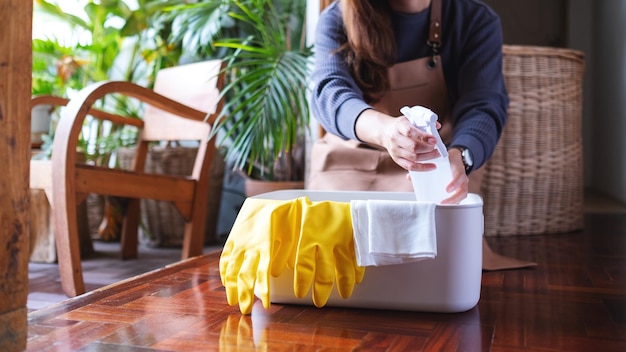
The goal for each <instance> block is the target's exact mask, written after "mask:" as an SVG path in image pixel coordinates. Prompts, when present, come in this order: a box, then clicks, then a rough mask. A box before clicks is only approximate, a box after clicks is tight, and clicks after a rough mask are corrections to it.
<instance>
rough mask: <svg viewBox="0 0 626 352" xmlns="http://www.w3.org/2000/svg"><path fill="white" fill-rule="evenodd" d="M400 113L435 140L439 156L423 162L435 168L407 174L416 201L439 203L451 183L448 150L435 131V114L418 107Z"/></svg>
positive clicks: (446, 195)
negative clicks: (433, 165) (409, 176)
mask: <svg viewBox="0 0 626 352" xmlns="http://www.w3.org/2000/svg"><path fill="white" fill-rule="evenodd" d="M400 112H401V113H402V114H403V115H404V116H406V117H407V118H408V119H409V121H411V123H412V124H413V125H415V126H416V127H417V128H419V129H420V130H422V131H424V132H425V133H428V134H430V135H432V136H434V137H435V138H436V139H437V145H436V148H437V150H439V154H441V156H440V157H438V158H436V159H432V160H428V161H425V162H427V163H432V164H435V165H436V166H437V168H436V169H435V170H432V171H410V172H409V174H410V175H411V182H412V183H413V191H414V192H415V198H416V200H417V201H423V202H432V203H441V201H442V200H444V199H446V198H448V197H449V196H450V193H448V192H446V187H447V186H448V185H449V184H450V182H451V181H452V170H451V169H450V161H449V160H448V150H447V149H446V146H445V144H444V143H443V141H442V140H441V136H439V132H438V131H437V114H435V113H434V112H433V111H432V110H430V109H428V108H425V107H423V106H419V105H416V106H413V107H412V108H409V107H408V106H405V107H403V108H402V109H400Z"/></svg>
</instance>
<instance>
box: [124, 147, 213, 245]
mask: <svg viewBox="0 0 626 352" xmlns="http://www.w3.org/2000/svg"><path fill="white" fill-rule="evenodd" d="M197 151H198V149H197V148H193V147H186V146H180V145H176V144H168V145H166V146H161V145H157V146H153V147H151V148H150V150H149V152H148V157H147V159H146V166H145V172H147V173H155V174H168V175H190V174H191V172H192V170H193V163H194V161H195V157H196V153H197ZM133 156H134V149H130V148H123V149H121V150H120V151H119V154H118V158H119V163H120V167H121V168H130V166H131V163H132V159H133ZM224 168H225V166H224V158H223V156H222V155H221V154H220V151H219V150H216V152H215V156H214V158H213V163H212V165H211V181H210V185H209V194H208V195H207V197H208V204H207V209H206V212H207V214H206V231H205V243H207V244H209V243H213V242H214V241H216V239H217V222H218V219H219V209H220V203H221V199H222V184H223V179H224ZM184 230H185V220H184V218H183V217H182V215H180V213H179V212H178V209H176V207H175V206H174V205H173V204H172V203H170V202H165V201H157V200H152V199H142V200H141V231H140V232H139V233H140V237H139V240H140V242H141V243H142V244H146V245H148V246H153V247H180V246H182V244H183V236H184Z"/></svg>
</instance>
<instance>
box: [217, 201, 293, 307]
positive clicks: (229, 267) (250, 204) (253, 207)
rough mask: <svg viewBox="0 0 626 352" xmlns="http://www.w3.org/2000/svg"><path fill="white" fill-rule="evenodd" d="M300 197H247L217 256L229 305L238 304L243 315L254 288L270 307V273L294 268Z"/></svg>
mask: <svg viewBox="0 0 626 352" xmlns="http://www.w3.org/2000/svg"><path fill="white" fill-rule="evenodd" d="M300 204H301V202H300V201H299V200H297V199H296V200H289V201H281V200H268V199H255V198H248V199H246V200H245V202H244V204H243V206H242V207H241V210H240V211H239V213H238V214H237V218H236V219H235V223H234V224H233V227H232V229H231V231H230V233H229V235H228V239H227V240H226V243H225V244H224V249H223V251H222V255H221V256H220V265H219V266H220V277H221V279H222V285H224V287H225V288H226V298H227V300H228V304H229V305H231V306H234V305H235V304H237V303H239V310H240V311H241V313H242V314H250V312H251V311H252V305H253V303H254V288H255V286H258V292H259V295H260V297H261V301H262V302H263V306H264V307H265V308H269V306H270V288H269V279H270V273H271V275H273V276H278V275H279V274H280V273H281V272H282V271H283V270H284V269H285V268H286V267H287V265H288V263H289V267H293V261H294V260H295V258H294V256H295V248H294V247H295V245H296V244H297V238H298V237H297V234H298V232H299V229H300V217H301V215H300Z"/></svg>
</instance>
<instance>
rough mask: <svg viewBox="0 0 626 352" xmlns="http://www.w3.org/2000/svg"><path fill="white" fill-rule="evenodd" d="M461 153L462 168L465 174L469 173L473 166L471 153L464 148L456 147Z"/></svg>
mask: <svg viewBox="0 0 626 352" xmlns="http://www.w3.org/2000/svg"><path fill="white" fill-rule="evenodd" d="M457 149H458V150H460V151H461V160H463V166H465V173H469V171H470V170H471V169H472V166H474V159H473V158H472V152H470V150H469V149H467V148H464V147H457Z"/></svg>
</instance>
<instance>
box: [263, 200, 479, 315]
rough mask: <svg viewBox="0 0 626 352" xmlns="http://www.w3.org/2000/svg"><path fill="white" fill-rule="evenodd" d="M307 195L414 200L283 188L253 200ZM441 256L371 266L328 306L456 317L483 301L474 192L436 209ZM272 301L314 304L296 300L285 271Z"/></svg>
mask: <svg viewBox="0 0 626 352" xmlns="http://www.w3.org/2000/svg"><path fill="white" fill-rule="evenodd" d="M302 196H307V197H309V199H311V201H322V200H332V201H340V202H349V201H350V200H367V199H385V200H404V201H407V200H415V195H414V194H413V193H404V192H400V193H396V192H351V191H350V192H348V191H346V192H337V191H332V192H327V191H310V190H284V191H275V192H269V193H264V194H260V195H257V196H255V198H261V199H277V200H289V199H295V198H298V197H302ZM435 219H436V220H435V221H436V227H437V252H438V254H437V257H436V258H435V259H429V260H424V261H419V262H414V263H409V264H400V265H388V266H377V267H367V268H366V271H365V277H364V279H363V281H362V282H361V283H360V284H357V285H356V286H355V288H354V291H353V293H352V296H351V297H350V298H348V299H343V298H341V297H340V296H339V293H338V292H337V290H336V287H335V288H333V292H332V294H331V296H330V298H329V300H328V303H327V306H341V307H355V308H372V309H391V310H406V311H425V312H442V313H456V312H463V311H467V310H469V309H471V308H473V307H474V306H475V305H476V304H477V303H478V300H479V297H480V285H481V278H482V241H483V227H484V224H483V222H484V218H483V202H482V199H481V198H480V196H478V195H476V194H470V195H469V196H468V197H467V199H465V200H464V201H463V202H462V203H461V204H458V205H437V206H436V209H435ZM270 290H271V296H270V299H271V302H272V303H287V304H305V305H312V299H311V296H310V292H309V296H307V297H304V298H301V299H299V298H297V297H296V296H295V295H294V292H293V273H292V272H290V271H288V270H285V271H284V272H283V273H282V274H281V275H280V276H279V277H276V278H272V279H271V281H270Z"/></svg>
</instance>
